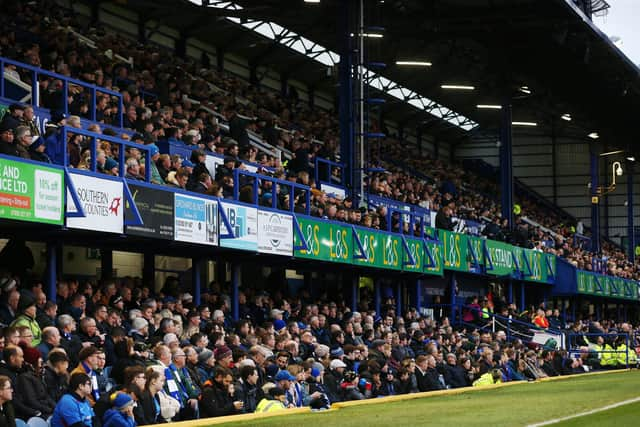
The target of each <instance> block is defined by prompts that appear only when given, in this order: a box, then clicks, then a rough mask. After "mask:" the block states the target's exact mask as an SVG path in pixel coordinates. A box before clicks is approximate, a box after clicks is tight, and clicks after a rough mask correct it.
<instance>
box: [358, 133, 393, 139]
mask: <svg viewBox="0 0 640 427" xmlns="http://www.w3.org/2000/svg"><path fill="white" fill-rule="evenodd" d="M358 135H360V136H364V137H366V138H384V137H386V136H387V135H386V134H384V133H382V132H365V133H358Z"/></svg>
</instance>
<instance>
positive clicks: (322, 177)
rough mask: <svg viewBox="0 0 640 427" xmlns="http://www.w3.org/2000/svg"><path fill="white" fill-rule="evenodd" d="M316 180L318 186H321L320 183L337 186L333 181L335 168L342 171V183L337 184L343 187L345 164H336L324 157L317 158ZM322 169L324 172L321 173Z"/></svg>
mask: <svg viewBox="0 0 640 427" xmlns="http://www.w3.org/2000/svg"><path fill="white" fill-rule="evenodd" d="M314 167H315V179H316V185H318V186H320V185H319V184H320V183H323V182H324V183H326V184H331V185H335V184H336V183H335V182H333V181H332V179H331V177H332V176H333V168H336V169H339V170H340V181H339V182H337V184H338V185H343V180H344V170H345V164H344V163H340V162H334V161H333V160H329V159H325V158H323V157H318V156H316V157H315V166H314ZM321 169H322V172H321V171H320V170H321Z"/></svg>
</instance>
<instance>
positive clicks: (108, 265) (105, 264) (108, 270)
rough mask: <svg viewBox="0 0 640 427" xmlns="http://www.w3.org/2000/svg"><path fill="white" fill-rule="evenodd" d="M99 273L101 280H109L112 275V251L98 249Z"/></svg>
mask: <svg viewBox="0 0 640 427" xmlns="http://www.w3.org/2000/svg"><path fill="white" fill-rule="evenodd" d="M100 269H101V270H102V274H101V275H100V276H101V277H100V278H101V279H102V280H109V279H111V278H112V277H113V251H111V250H108V249H100Z"/></svg>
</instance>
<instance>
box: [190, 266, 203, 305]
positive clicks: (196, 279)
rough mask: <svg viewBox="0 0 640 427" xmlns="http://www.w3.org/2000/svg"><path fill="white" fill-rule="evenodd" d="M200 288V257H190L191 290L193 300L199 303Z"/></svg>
mask: <svg viewBox="0 0 640 427" xmlns="http://www.w3.org/2000/svg"><path fill="white" fill-rule="evenodd" d="M201 290H202V260H201V259H200V258H192V259H191V292H192V293H193V302H194V303H195V304H196V306H198V305H200V299H201V294H202V292H201Z"/></svg>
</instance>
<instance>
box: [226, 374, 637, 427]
mask: <svg viewBox="0 0 640 427" xmlns="http://www.w3.org/2000/svg"><path fill="white" fill-rule="evenodd" d="M637 397H640V371H637V370H636V371H630V372H628V371H624V372H617V373H612V374H606V375H592V376H575V377H571V378H568V379H564V380H560V381H550V382H537V383H521V384H518V385H512V386H509V387H502V388H496V389H487V390H479V391H476V390H474V391H472V392H468V393H463V394H458V395H452V396H432V397H422V398H418V399H412V400H407V401H401V402H380V403H379V404H368V405H362V406H352V407H346V408H341V409H339V410H336V411H329V412H325V413H309V414H302V415H297V414H291V415H287V414H286V412H285V413H283V415H282V416H278V417H272V418H262V419H254V420H251V421H243V422H233V423H225V424H224V425H225V426H230V427H241V426H251V427H263V426H273V427H300V426H304V427H330V426H340V427H369V426H385V427H401V426H415V427H420V426H427V425H429V426H447V427H449V426H465V427H467V426H482V427H498V426H527V425H529V424H534V423H541V422H544V421H548V420H552V419H556V418H563V417H567V416H571V415H575V414H579V413H582V412H586V411H589V410H592V409H597V408H601V407H604V406H607V405H612V404H615V403H618V402H621V401H624V400H628V399H633V398H637ZM554 425H556V426H563V427H565V426H581V427H584V426H599V427H601V426H614V427H623V426H634V427H635V426H640V403H634V404H629V405H625V406H621V407H618V408H615V409H611V410H608V411H604V412H599V413H596V414H591V415H588V416H584V417H580V418H575V419H572V420H568V421H563V422H560V423H557V424H554Z"/></svg>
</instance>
